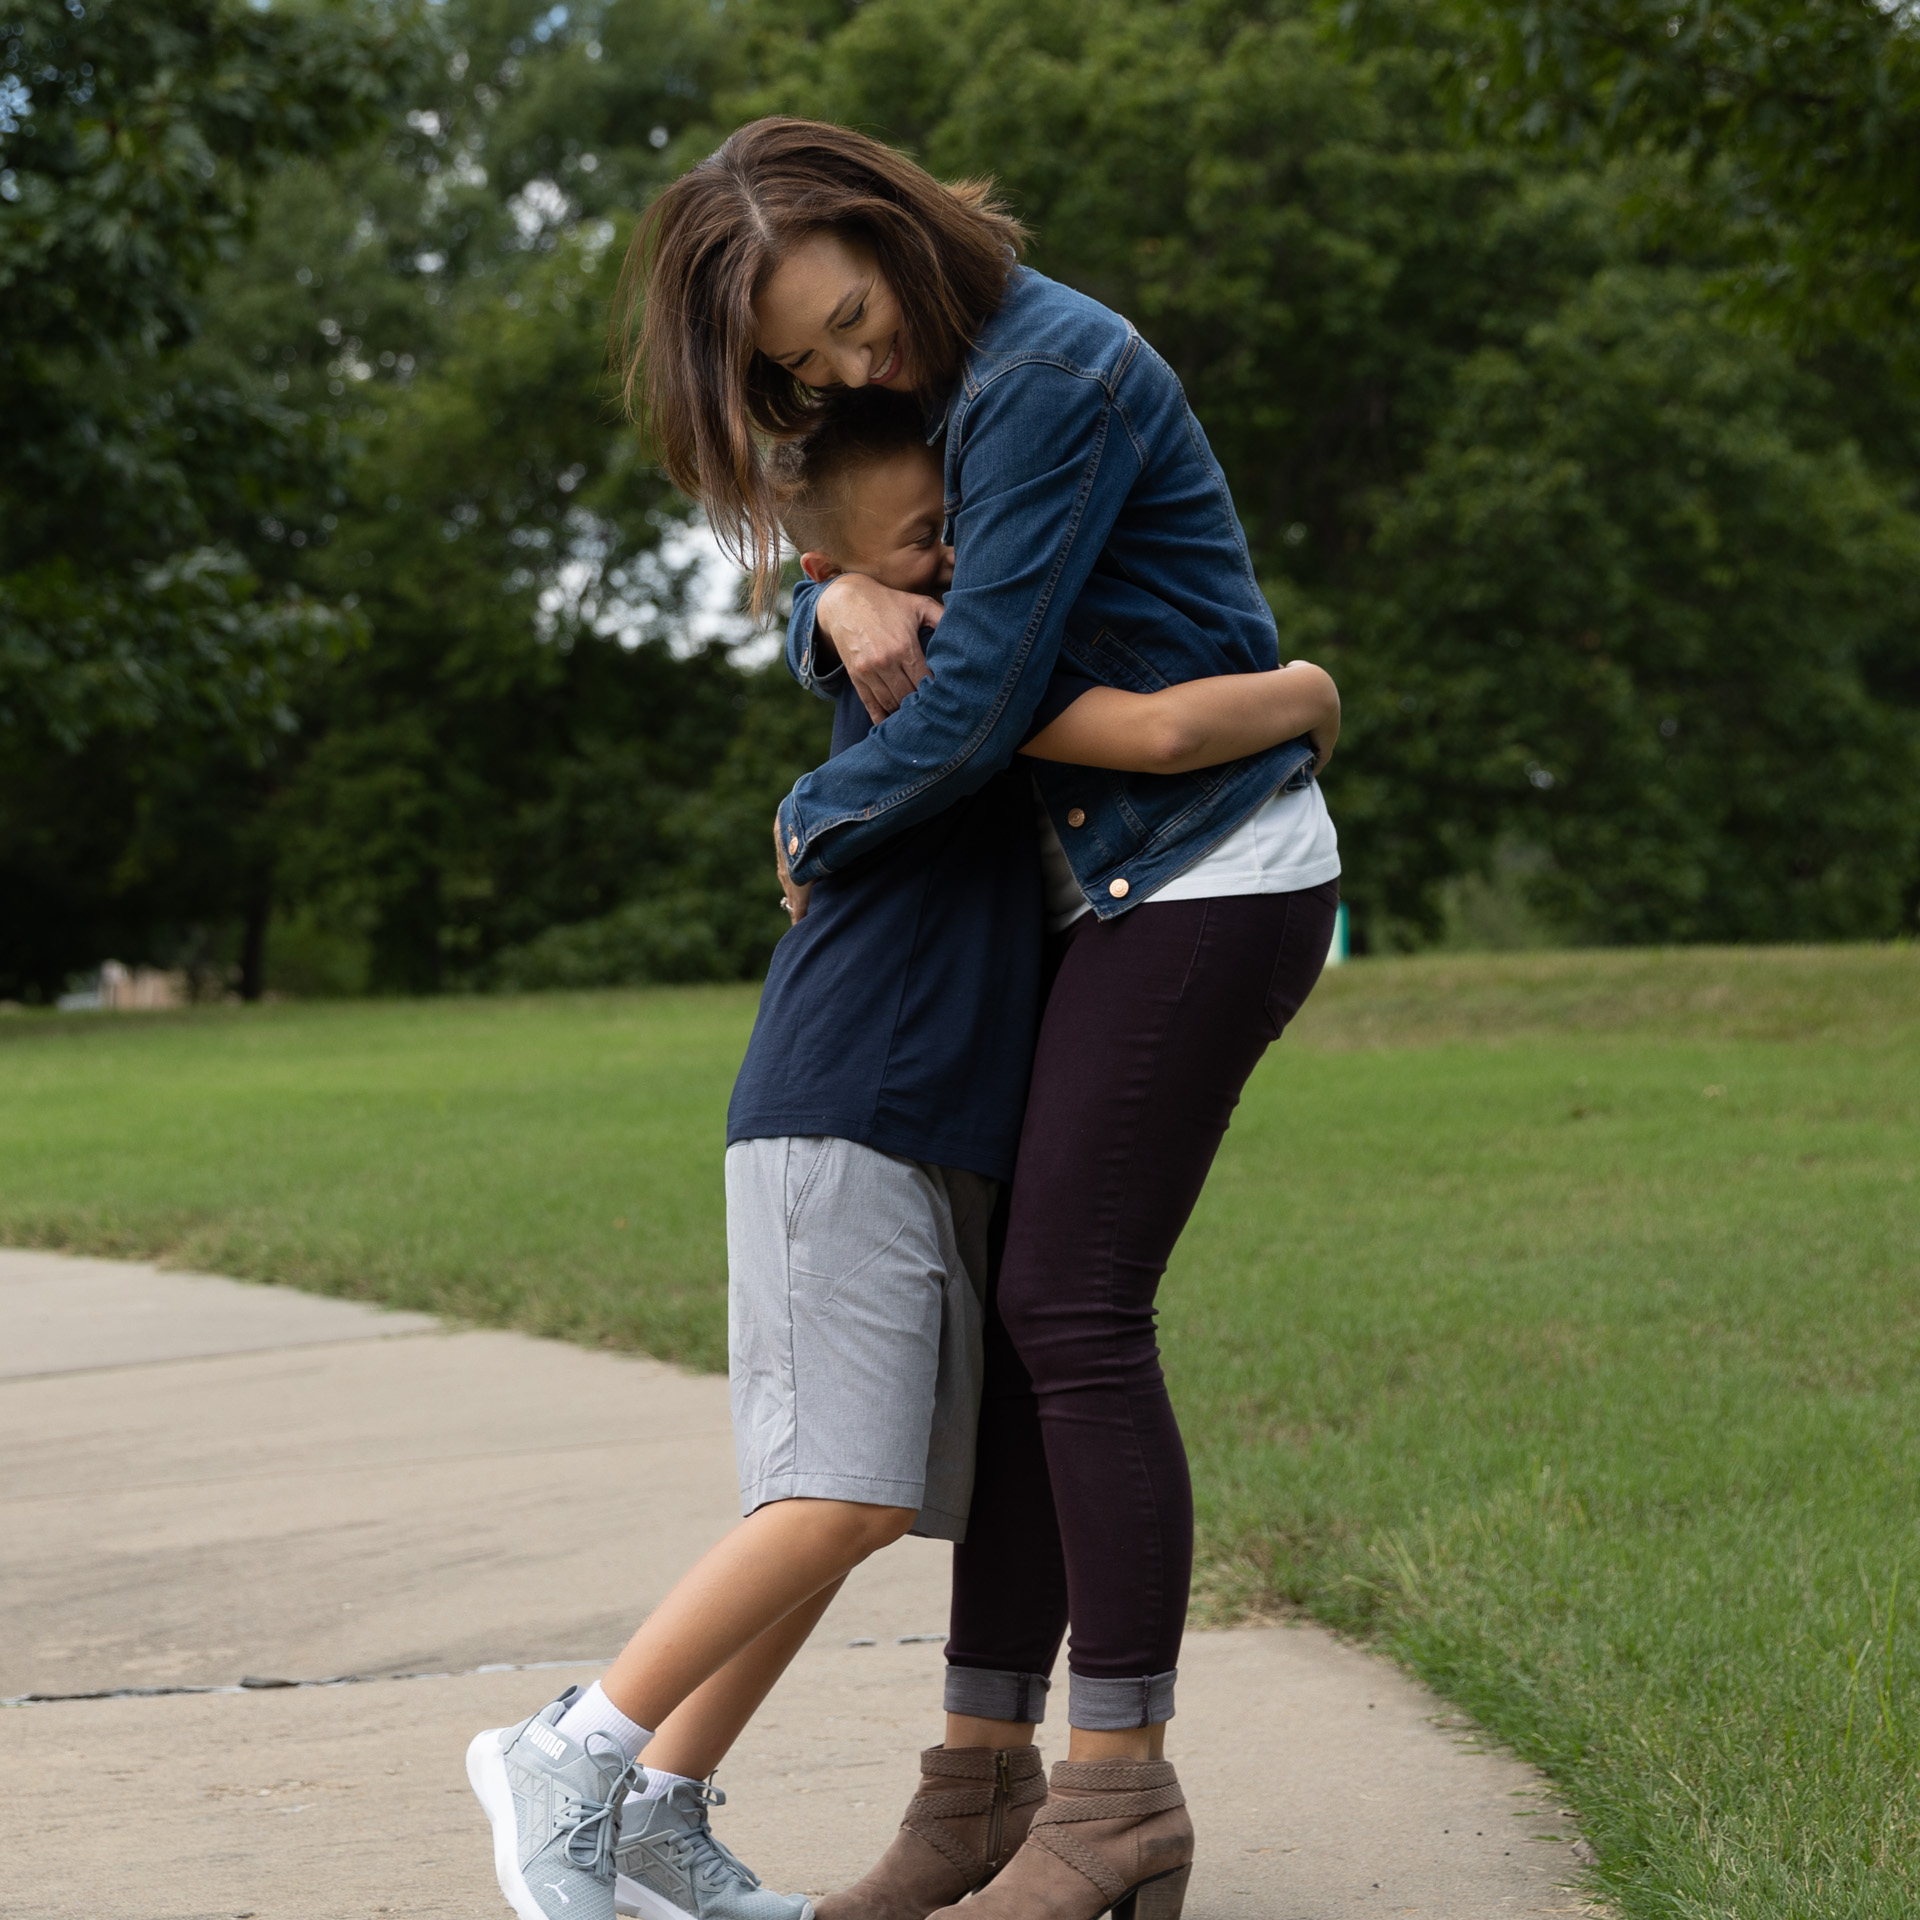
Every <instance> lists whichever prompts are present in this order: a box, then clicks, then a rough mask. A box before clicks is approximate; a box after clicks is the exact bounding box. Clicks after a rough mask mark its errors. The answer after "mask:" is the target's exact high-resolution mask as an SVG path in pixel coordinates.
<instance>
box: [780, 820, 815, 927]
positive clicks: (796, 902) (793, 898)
mask: <svg viewBox="0 0 1920 1920" xmlns="http://www.w3.org/2000/svg"><path fill="white" fill-rule="evenodd" d="M773 868H774V871H775V872H776V873H777V874H779V876H780V904H781V905H782V906H783V907H785V908H786V910H787V918H788V919H789V920H791V921H792V922H793V924H794V925H795V926H796V927H797V926H798V925H799V924H800V922H801V921H802V920H804V919H805V918H806V917H807V902H808V901H809V900H811V899H812V898H813V882H812V881H811V880H809V881H808V882H807V884H806V885H805V886H804V887H803V886H801V885H800V884H799V883H798V882H797V881H796V880H795V879H794V877H793V875H792V874H791V873H790V872H789V871H788V870H787V849H786V846H785V843H784V842H783V841H782V840H781V838H780V815H779V814H778V812H776V813H775V814H774V816H773Z"/></svg>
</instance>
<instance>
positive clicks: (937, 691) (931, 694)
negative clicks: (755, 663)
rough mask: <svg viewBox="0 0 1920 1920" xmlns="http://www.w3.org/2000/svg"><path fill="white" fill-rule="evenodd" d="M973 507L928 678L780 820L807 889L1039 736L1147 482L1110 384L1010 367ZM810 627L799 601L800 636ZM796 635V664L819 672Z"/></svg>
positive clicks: (993, 410) (968, 490) (980, 424)
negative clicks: (1039, 721)
mask: <svg viewBox="0 0 1920 1920" xmlns="http://www.w3.org/2000/svg"><path fill="white" fill-rule="evenodd" d="M960 431H961V433H962V434H963V435H964V438H963V441H962V445H961V449H960V457H959V491H960V499H961V505H960V509H959V512H958V513H957V514H956V516H955V519H954V525H953V540H954V553H955V560H954V576H953V585H952V587H951V588H950V589H949V591H948V593H947V601H946V613H945V615H944V616H943V617H942V619H941V622H940V624H939V626H938V627H936V628H935V629H934V631H933V633H932V635H931V636H930V638H929V639H928V642H927V666H928V668H929V677H928V678H927V679H925V680H923V681H922V682H921V683H920V685H919V686H918V687H917V688H915V690H914V691H913V693H911V694H910V695H909V696H908V697H907V699H906V701H905V702H904V703H903V704H902V706H901V708H900V710H899V712H897V713H894V714H890V715H889V716H888V717H887V719H885V720H884V721H882V722H881V724H880V725H879V726H877V727H876V728H874V730H873V731H872V732H871V733H870V734H868V735H867V737H866V739H864V740H863V741H861V742H860V744H859V745H858V746H856V747H853V748H850V749H849V750H848V751H847V752H845V753H843V754H840V755H839V756H838V757H837V758H835V759H833V760H831V761H829V762H828V763H827V764H826V765H825V766H823V767H817V768H816V769H815V770H814V771H813V772H812V773H809V774H807V775H805V776H804V777H803V778H802V779H801V780H800V782H799V784H798V785H797V786H795V788H794V789H793V791H792V792H791V793H790V794H789V795H788V796H787V798H786V799H785V800H784V801H783V802H782V803H781V807H780V830H781V833H782V835H783V837H784V838H785V840H786V845H787V857H788V864H789V866H790V867H791V868H792V871H793V877H794V878H795V879H796V880H798V881H802V882H805V881H808V880H814V879H818V878H819V877H820V876H821V875H822V874H825V873H831V872H834V871H835V870H837V869H838V868H841V867H844V866H845V865H846V864H847V862H848V861H850V860H853V859H855V858H857V857H858V856H859V855H861V854H863V853H866V852H867V851H869V850H870V849H871V848H873V847H875V846H878V845H879V844H881V843H882V842H883V841H885V840H887V839H890V838H891V837H892V836H893V835H894V834H896V833H899V832H901V831H902V830H903V829H904V828H906V827H910V826H912V825H914V824H915V823H916V822H917V821H920V820H924V819H926V818H927V817H928V816H929V815H931V814H935V813H938V812H939V811H940V810H941V809H942V808H944V807H947V806H950V805H952V803H953V802H954V801H956V800H958V799H960V798H961V797H962V796H964V795H966V794H968V793H971V792H973V791H975V790H976V789H977V788H979V787H981V786H983V785H984V784H985V783H986V782H987V781H988V780H989V779H990V778H991V777H992V776H993V775H994V774H995V773H996V772H998V771H999V769H1000V768H1002V767H1004V766H1005V765H1006V764H1007V762H1008V761H1009V760H1011V759H1012V757H1013V755H1014V753H1015V752H1016V751H1017V750H1018V748H1019V745H1020V743H1021V741H1022V740H1023V739H1025V738H1026V735H1027V733H1028V731H1029V729H1030V727H1031V725H1032V722H1033V716H1034V713H1035V711H1036V710H1037V708H1038V707H1039V705H1040V701H1041V698H1042V696H1043V695H1044V694H1045V692H1046V689H1047V682H1048V679H1049V678H1050V676H1051V675H1052V673H1053V667H1054V661H1055V659H1056V658H1057V657H1058V655H1059V651H1060V640H1061V635H1062V633H1063V631H1064V629H1065V626H1066V620H1067V615H1068V613H1069V611H1070V610H1071V609H1072V607H1073V604H1074V602H1075V601H1076V600H1077V599H1078V598H1079V596H1080V590H1081V588H1082V587H1083V586H1084V585H1085V584H1086V581H1087V576H1088V575H1089V574H1090V573H1091V572H1092V570H1093V565H1094V562H1095V561H1096V560H1097V559H1098V558H1099V555H1100V552H1101V550H1102V548H1104V547H1105V545H1106V543H1107V535H1108V534H1109V532H1110V531H1111V530H1112V528H1113V524H1114V521H1115V520H1116V519H1117V518H1118V516H1119V513H1120V509H1121V506H1122V505H1123V503H1124V502H1125V500H1126V497H1127V494H1128V492H1129V490H1130V489H1131V488H1132V486H1133V483H1134V481H1135V479H1136V478H1137V477H1138V474H1139V471H1140V469H1139V462H1138V458H1137V456H1136V454H1135V452H1134V446H1133V441H1132V438H1131V437H1130V435H1129V434H1128V433H1127V431H1126V428H1125V426H1124V424H1123V423H1122V422H1121V420H1120V419H1119V417H1118V415H1117V413H1116V412H1115V409H1114V407H1113V405H1112V402H1111V399H1110V396H1109V394H1108V392H1107V389H1106V387H1105V386H1104V384H1103V383H1102V382H1101V381H1100V380H1099V379H1098V378H1096V377H1094V376H1092V375H1089V374H1082V373H1076V372H1073V371H1070V370H1069V369H1067V368H1064V367H1061V366H1058V365H1055V364H1051V363H1046V362H1028V363H1024V364H1022V365H1020V366H1017V367H1013V368H1009V369H1008V370H1007V371H1006V372H1005V373H1002V374H1000V375H999V376H998V377H997V378H995V379H993V380H991V381H989V382H988V383H987V385H986V386H985V387H983V388H982V389H981V390H980V391H979V392H978V393H977V394H976V395H975V396H974V397H973V399H972V401H971V402H970V404H969V406H968V407H967V409H966V412H965V413H964V415H963V416H962V422H961V426H960ZM798 620H799V614H798V603H797V600H796V614H795V624H796V626H797V624H798ZM811 638H812V603H811V601H809V603H808V613H807V645H806V646H805V648H803V649H802V650H801V651H800V652H799V653H796V652H795V651H794V648H793V634H792V632H791V631H790V634H789V656H788V657H789V663H790V664H794V665H795V671H796V672H799V670H800V667H799V664H797V663H800V662H807V661H810V657H811V650H812V649H811Z"/></svg>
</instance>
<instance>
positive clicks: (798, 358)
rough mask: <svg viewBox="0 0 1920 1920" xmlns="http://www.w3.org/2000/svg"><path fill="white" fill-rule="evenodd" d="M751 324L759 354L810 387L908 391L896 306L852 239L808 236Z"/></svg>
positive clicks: (764, 294) (766, 291) (776, 274)
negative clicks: (886, 388)
mask: <svg viewBox="0 0 1920 1920" xmlns="http://www.w3.org/2000/svg"><path fill="white" fill-rule="evenodd" d="M753 317H754V321H755V323H756V325H757V326H758V328H759V333H758V336H757V338H756V341H755V344H756V345H757V346H758V347H759V349H760V351H761V352H762V353H764V354H765V355H766V356H767V358H768V359H769V360H777V361H779V363H780V364H781V365H782V366H783V367H785V368H786V369H787V371H788V372H789V373H791V374H793V375H794V376H795V377H796V378H798V379H801V380H804V381H805V382H806V384H807V385H808V386H810V387H864V386H867V385H869V384H871V385H873V386H876V387H892V388H893V389H894V390H895V391H896V392H899V391H910V390H911V389H912V386H913V378H912V371H911V368H910V366H909V363H908V358H907V344H906V338H905V335H904V333H903V331H902V329H901V325H900V303H899V302H898V301H897V300H895V299H894V297H893V289H892V288H891V287H890V286H888V285H887V283H886V281H885V280H883V279H882V278H881V277H880V266H879V262H878V261H876V260H875V258H874V256H873V251H872V249H871V248H869V247H866V246H863V245H862V244H861V243H860V242H859V241H858V240H849V239H847V238H845V237H844V236H843V235H841V234H837V233H830V232H820V233H810V234H809V235H808V236H807V237H806V238H805V239H804V240H802V241H800V242H798V243H797V244H796V245H795V247H794V249H793V251H792V252H791V253H789V254H788V255H787V257H786V258H785V259H784V260H783V261H781V263H780V264H779V266H778V267H776V268H775V269H774V271H773V275H772V278H770V279H769V280H768V282H767V284H766V285H765V286H764V287H762V288H761V290H760V294H759V297H758V298H757V299H756V300H755V301H754V303H753Z"/></svg>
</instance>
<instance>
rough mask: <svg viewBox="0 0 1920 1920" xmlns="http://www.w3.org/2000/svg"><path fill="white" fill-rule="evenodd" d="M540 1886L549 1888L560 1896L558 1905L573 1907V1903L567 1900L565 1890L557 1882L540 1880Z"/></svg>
mask: <svg viewBox="0 0 1920 1920" xmlns="http://www.w3.org/2000/svg"><path fill="white" fill-rule="evenodd" d="M540 1884H541V1885H542V1886H543V1887H551V1888H552V1889H553V1890H554V1892H555V1893H557V1894H558V1895H559V1896H560V1904H561V1905H562V1906H563V1907H570V1906H572V1905H573V1902H572V1901H571V1900H569V1899H568V1898H567V1890H566V1888H565V1887H563V1886H562V1885H561V1884H560V1882H559V1881H558V1880H542V1881H541V1882H540Z"/></svg>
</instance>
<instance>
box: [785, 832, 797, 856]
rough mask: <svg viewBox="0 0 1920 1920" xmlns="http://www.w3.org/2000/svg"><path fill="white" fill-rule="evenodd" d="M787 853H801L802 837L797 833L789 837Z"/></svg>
mask: <svg viewBox="0 0 1920 1920" xmlns="http://www.w3.org/2000/svg"><path fill="white" fill-rule="evenodd" d="M787 851H788V852H789V853H798V852H799V851H800V836H799V835H798V834H797V833H790V834H788V835H787Z"/></svg>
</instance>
